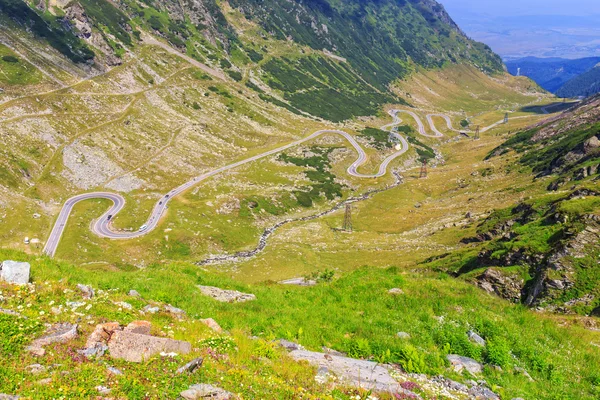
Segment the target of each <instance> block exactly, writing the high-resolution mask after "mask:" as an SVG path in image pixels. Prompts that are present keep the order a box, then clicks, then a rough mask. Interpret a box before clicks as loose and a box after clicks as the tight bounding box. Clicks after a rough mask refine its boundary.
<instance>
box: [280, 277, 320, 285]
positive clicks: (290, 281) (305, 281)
mask: <svg viewBox="0 0 600 400" xmlns="http://www.w3.org/2000/svg"><path fill="white" fill-rule="evenodd" d="M279 283H280V284H282V285H295V286H315V285H316V284H317V281H315V280H313V279H306V278H292V279H286V280H284V281H281V282H279Z"/></svg>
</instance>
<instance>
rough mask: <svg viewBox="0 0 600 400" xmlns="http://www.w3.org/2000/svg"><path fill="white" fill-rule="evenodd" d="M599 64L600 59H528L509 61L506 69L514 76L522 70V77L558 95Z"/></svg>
mask: <svg viewBox="0 0 600 400" xmlns="http://www.w3.org/2000/svg"><path fill="white" fill-rule="evenodd" d="M598 63H600V57H589V58H581V59H576V60H567V59H561V58H550V59H544V58H536V57H526V58H523V59H520V60H514V61H508V62H507V63H506V67H507V68H508V72H510V73H511V74H512V75H517V73H518V71H519V69H520V74H521V75H523V76H527V77H529V78H531V79H533V80H534V81H535V82H537V83H538V84H539V85H540V86H541V87H543V88H544V89H546V90H548V91H550V92H552V93H557V91H558V90H559V89H560V88H561V87H562V86H563V85H565V84H566V83H567V82H568V81H570V80H571V79H573V78H575V77H577V76H579V75H581V74H583V73H586V72H588V71H590V70H591V69H592V68H594V67H595V66H596V64H598ZM564 97H569V96H564Z"/></svg>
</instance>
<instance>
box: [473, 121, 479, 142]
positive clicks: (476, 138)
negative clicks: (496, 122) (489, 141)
mask: <svg viewBox="0 0 600 400" xmlns="http://www.w3.org/2000/svg"><path fill="white" fill-rule="evenodd" d="M473 139H474V140H479V125H477V128H475V137H474V138H473Z"/></svg>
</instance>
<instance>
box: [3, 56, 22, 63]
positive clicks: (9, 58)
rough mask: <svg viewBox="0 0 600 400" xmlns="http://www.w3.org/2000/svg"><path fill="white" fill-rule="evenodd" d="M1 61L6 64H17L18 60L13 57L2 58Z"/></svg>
mask: <svg viewBox="0 0 600 400" xmlns="http://www.w3.org/2000/svg"><path fill="white" fill-rule="evenodd" d="M2 61H5V62H8V63H17V62H19V59H18V58H17V57H15V56H2Z"/></svg>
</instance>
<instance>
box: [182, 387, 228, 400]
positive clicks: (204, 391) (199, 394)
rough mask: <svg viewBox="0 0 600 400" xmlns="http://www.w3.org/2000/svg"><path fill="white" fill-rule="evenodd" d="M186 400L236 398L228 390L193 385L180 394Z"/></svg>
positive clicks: (226, 399)
mask: <svg viewBox="0 0 600 400" xmlns="http://www.w3.org/2000/svg"><path fill="white" fill-rule="evenodd" d="M179 395H180V396H181V397H183V398H184V399H185V400H199V399H210V400H232V399H234V398H235V396H234V395H233V394H232V393H229V392H228V391H226V390H223V389H221V388H219V387H216V386H213V385H208V384H206V383H201V384H198V385H192V386H190V388H189V389H188V390H184V391H183V392H181V393H180V394H179Z"/></svg>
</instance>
